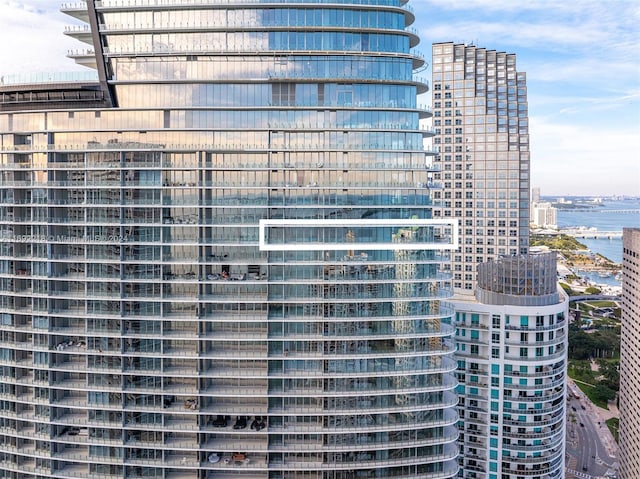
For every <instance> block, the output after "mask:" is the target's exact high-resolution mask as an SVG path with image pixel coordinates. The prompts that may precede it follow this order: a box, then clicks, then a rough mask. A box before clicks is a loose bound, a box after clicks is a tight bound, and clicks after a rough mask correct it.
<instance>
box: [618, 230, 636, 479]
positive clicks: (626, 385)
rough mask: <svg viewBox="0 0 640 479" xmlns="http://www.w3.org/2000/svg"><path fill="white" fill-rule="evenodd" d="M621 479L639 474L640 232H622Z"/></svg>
mask: <svg viewBox="0 0 640 479" xmlns="http://www.w3.org/2000/svg"><path fill="white" fill-rule="evenodd" d="M619 398H620V404H619V406H620V407H619V409H620V431H619V434H620V436H619V443H618V445H619V454H620V471H619V472H620V473H619V477H620V479H632V478H634V477H636V476H637V475H638V471H640V418H638V414H637V413H636V412H637V410H638V407H640V229H638V228H624V229H623V230H622V332H621V341H620V394H619Z"/></svg>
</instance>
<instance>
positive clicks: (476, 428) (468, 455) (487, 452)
mask: <svg viewBox="0 0 640 479" xmlns="http://www.w3.org/2000/svg"><path fill="white" fill-rule="evenodd" d="M568 304H569V303H568V298H567V296H566V295H565V294H564V292H563V291H562V290H561V289H560V288H559V287H558V285H557V280H556V258H555V253H545V254H536V255H531V256H528V255H517V256H509V257H502V258H499V259H498V260H495V261H489V262H486V263H483V264H481V265H479V266H478V285H477V288H476V298H475V300H474V301H466V302H465V301H458V302H456V315H455V323H454V324H455V326H456V336H455V338H456V343H457V345H458V351H457V353H456V358H457V360H458V380H459V382H460V385H459V389H458V393H459V395H460V405H459V413H460V423H459V427H460V449H461V450H460V452H461V455H460V466H461V470H460V477H464V478H465V479H498V478H501V479H517V478H520V477H529V478H532V479H534V478H535V479H547V478H560V477H563V473H564V451H565V412H566V411H565V409H566V405H565V403H566V400H565V397H566V396H565V387H566V367H567V317H568Z"/></svg>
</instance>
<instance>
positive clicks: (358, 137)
mask: <svg viewBox="0 0 640 479" xmlns="http://www.w3.org/2000/svg"><path fill="white" fill-rule="evenodd" d="M405 3H406V1H403V0H357V1H356V0H353V1H348V0H343V1H334V2H324V1H317V0H316V1H311V0H308V1H304V0H298V1H282V2H268V1H262V2H241V1H238V2H233V1H227V0H225V1H219V0H218V1H216V0H211V1H207V2H204V1H177V0H176V1H172V0H162V1H156V0H153V1H152V0H149V1H146V0H135V1H134V0H131V1H129V0H103V1H101V2H95V4H94V3H93V2H92V3H88V4H80V5H68V6H65V7H64V11H65V12H66V13H68V14H70V15H72V16H75V17H77V18H80V19H83V20H85V21H88V23H89V24H90V26H91V28H92V29H93V30H94V32H95V31H96V29H97V35H96V36H95V37H94V38H97V39H99V45H93V46H94V48H95V50H96V60H97V62H98V65H99V71H100V72H101V75H102V77H103V78H101V79H102V80H103V81H104V83H105V84H108V86H109V91H110V93H111V95H112V97H113V101H114V104H115V105H117V106H116V107H114V108H110V109H101V110H76V111H73V110H62V111H61V110H56V111H45V110H43V111H38V112H31V113H24V112H23V113H21V112H15V113H10V114H6V115H5V114H0V134H1V139H2V150H1V151H0V158H1V161H2V164H3V166H4V170H3V173H2V183H1V188H0V208H1V211H0V213H1V215H0V223H1V225H2V226H1V227H2V228H3V238H6V239H7V241H5V242H3V243H2V248H3V253H2V256H1V257H0V281H2V292H1V294H0V301H2V305H1V306H2V310H1V311H2V325H0V332H1V333H2V334H3V341H4V342H3V347H2V351H1V352H2V354H3V356H2V362H1V363H0V367H1V368H2V369H1V370H0V372H1V373H2V376H1V377H2V382H3V383H6V384H7V385H5V386H4V387H5V390H4V391H3V392H4V393H5V395H4V396H3V398H6V401H5V399H3V401H4V402H6V407H5V408H3V411H2V412H0V417H1V418H2V421H3V423H2V426H3V427H2V429H0V434H2V435H3V440H2V441H0V444H2V445H0V454H2V456H1V458H0V459H1V460H2V461H3V462H2V464H7V465H10V466H7V467H6V468H5V467H4V466H2V467H0V469H1V470H0V477H114V478H115V477H156V478H165V477H166V478H174V477H176V478H182V477H184V478H200V479H204V478H273V479H297V478H316V479H347V478H349V479H350V478H356V477H363V478H365V477H366V478H370V477H371V478H374V477H375V478H392V477H393V478H414V479H415V478H449V477H453V476H455V475H456V474H457V464H456V461H455V458H456V456H457V447H456V444H455V441H456V439H457V429H456V427H455V424H456V421H457V414H456V411H455V405H456V403H457V398H456V396H455V394H454V389H455V386H456V381H455V379H454V378H453V376H452V371H453V370H455V364H454V362H453V360H452V359H451V354H452V353H453V350H452V344H451V336H452V334H453V333H452V329H451V326H449V325H448V323H450V322H451V321H450V316H451V311H449V310H448V309H446V308H445V307H444V306H443V305H441V303H440V300H441V299H443V298H448V297H449V291H448V290H447V289H444V288H443V287H442V286H441V283H442V282H443V281H446V280H448V278H447V277H446V276H444V275H443V274H441V273H439V266H440V264H441V263H442V262H443V261H445V260H446V259H447V254H446V253H445V252H443V249H441V248H443V247H444V248H445V249H446V247H447V246H446V245H445V243H447V242H450V238H446V237H444V236H443V235H442V234H441V233H440V228H439V226H438V225H432V224H430V223H429V220H430V218H431V208H432V203H431V200H430V190H431V189H432V187H433V185H434V183H433V182H432V172H431V170H430V168H429V166H428V165H429V164H430V161H429V159H428V153H427V152H425V150H424V148H423V139H424V137H425V136H429V135H430V133H429V132H428V131H425V130H422V129H421V128H420V124H419V120H420V119H421V118H426V117H428V116H429V115H430V113H429V112H428V111H427V110H425V109H421V108H418V105H417V103H416V101H417V100H416V98H417V95H418V94H420V93H424V92H426V91H427V85H426V83H424V82H422V81H421V80H419V79H417V78H416V77H415V75H414V72H415V71H416V70H418V69H420V68H421V67H423V65H424V61H423V60H422V59H421V57H420V56H419V55H418V54H417V53H416V52H415V51H414V50H413V47H415V46H416V45H417V44H418V38H417V36H415V35H414V34H413V33H411V32H410V31H409V29H408V27H409V25H410V24H411V23H412V22H413V20H414V16H413V14H412V13H411V11H410V9H409V7H408V5H405ZM70 34H71V35H72V36H73V35H74V33H73V32H71V33H70ZM83 35H84V36H83ZM75 36H77V37H78V39H80V40H87V38H86V34H83V32H79V33H77V34H75ZM279 222H284V223H279ZM450 229H455V228H450ZM25 238H26V239H27V240H24V239H25ZM25 398H26V399H25ZM23 474H26V475H23Z"/></svg>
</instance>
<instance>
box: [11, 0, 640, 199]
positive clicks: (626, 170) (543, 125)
mask: <svg viewBox="0 0 640 479" xmlns="http://www.w3.org/2000/svg"><path fill="white" fill-rule="evenodd" d="M59 5H60V3H59V2H57V1H52V0H23V1H20V2H18V1H15V0H0V75H13V74H26V73H37V72H67V71H86V69H84V68H83V67H80V66H77V65H75V64H74V62H73V61H72V60H70V59H68V58H66V56H65V55H66V53H67V51H68V50H74V49H82V48H84V47H85V45H83V44H81V43H79V42H76V41H74V40H73V39H71V38H69V37H67V36H65V35H64V34H63V31H64V28H65V26H68V25H73V24H74V23H76V22H75V21H74V19H72V18H71V17H68V16H66V15H63V14H61V13H59V12H58V8H59ZM409 5H410V6H411V8H412V9H413V10H414V12H415V15H416V22H415V24H414V25H413V26H412V27H413V28H415V29H417V30H418V32H419V33H420V36H421V39H422V42H421V44H420V45H419V46H418V49H419V50H421V51H422V52H423V53H424V55H425V57H426V58H427V59H429V58H430V57H431V43H433V42H447V41H453V42H456V43H472V44H474V45H476V46H478V47H483V48H487V49H491V50H497V51H504V52H508V53H515V54H516V56H517V60H516V62H517V69H518V71H524V72H526V73H527V87H528V101H529V118H530V143H531V165H532V166H531V170H532V171H531V175H532V178H531V185H532V186H533V187H540V188H541V193H542V195H549V196H570V195H591V196H606V195H613V194H616V195H636V196H640V59H639V58H640V57H639V56H638V52H639V51H640V2H633V1H630V0H609V1H602V0H597V1H596V0H571V1H566V0H518V1H515V0H457V1H456V0H412V1H411V2H410V4H409ZM420 76H424V77H427V78H430V77H431V71H430V69H429V70H427V71H425V72H422V73H421V74H420ZM421 103H430V96H428V97H427V98H423V99H421Z"/></svg>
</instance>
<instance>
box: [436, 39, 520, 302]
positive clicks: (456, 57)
mask: <svg viewBox="0 0 640 479" xmlns="http://www.w3.org/2000/svg"><path fill="white" fill-rule="evenodd" d="M432 73H433V76H432V78H433V91H432V95H433V125H434V129H435V137H434V140H433V142H434V146H435V147H437V148H438V149H439V151H440V153H439V155H438V156H436V157H435V159H434V160H435V162H434V165H437V166H438V167H439V168H440V169H441V171H439V172H437V173H435V177H436V179H438V180H441V181H442V183H443V189H442V191H436V192H435V193H434V199H435V200H438V202H439V205H438V208H437V209H435V210H434V216H435V217H441V218H457V219H459V221H460V226H459V228H460V248H459V249H458V250H457V251H455V252H454V253H453V258H452V262H451V268H452V274H453V287H454V291H455V292H456V294H466V295H470V296H473V293H474V289H475V281H476V266H477V265H478V264H480V263H483V262H485V261H488V260H491V259H494V258H497V257H499V256H503V255H514V254H525V253H527V252H528V248H529V187H530V177H529V123H528V121H529V120H528V104H527V85H526V74H525V73H523V72H519V71H517V70H516V55H515V54H509V53H504V52H497V51H495V50H488V49H486V48H480V47H476V46H474V45H464V44H454V43H451V42H448V43H435V44H434V45H433V65H432Z"/></svg>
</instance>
